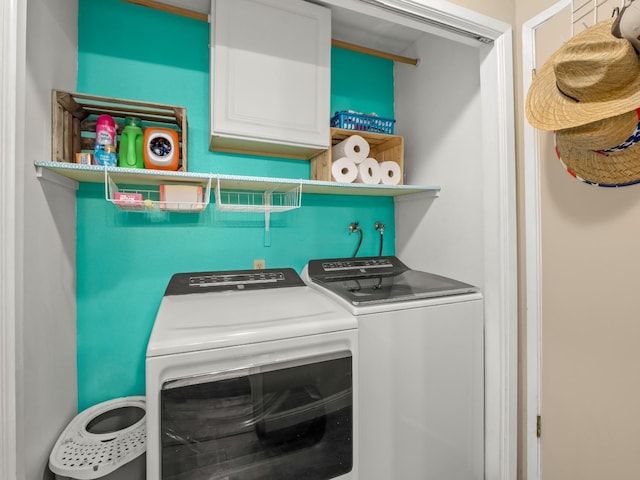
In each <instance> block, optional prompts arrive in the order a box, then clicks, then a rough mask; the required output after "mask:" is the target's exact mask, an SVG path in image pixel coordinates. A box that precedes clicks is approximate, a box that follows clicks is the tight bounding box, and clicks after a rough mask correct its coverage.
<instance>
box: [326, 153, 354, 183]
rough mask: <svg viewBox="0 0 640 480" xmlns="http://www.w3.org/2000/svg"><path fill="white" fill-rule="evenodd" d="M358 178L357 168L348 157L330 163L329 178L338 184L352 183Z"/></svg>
mask: <svg viewBox="0 0 640 480" xmlns="http://www.w3.org/2000/svg"><path fill="white" fill-rule="evenodd" d="M357 176H358V166H357V165H356V163H355V162H354V161H353V159H351V158H348V157H342V158H338V160H336V161H335V162H332V163H331V178H332V179H333V180H334V181H335V182H338V183H352V182H353V181H354V180H355V179H356V177H357Z"/></svg>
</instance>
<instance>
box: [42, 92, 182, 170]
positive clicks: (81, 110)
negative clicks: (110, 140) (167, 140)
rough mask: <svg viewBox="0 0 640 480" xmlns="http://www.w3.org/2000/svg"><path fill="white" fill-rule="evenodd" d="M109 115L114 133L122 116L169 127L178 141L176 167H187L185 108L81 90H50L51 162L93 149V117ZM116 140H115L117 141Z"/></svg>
mask: <svg viewBox="0 0 640 480" xmlns="http://www.w3.org/2000/svg"><path fill="white" fill-rule="evenodd" d="M102 114H107V115H111V116H112V117H113V119H114V120H115V122H116V129H117V133H118V135H120V133H121V132H122V129H123V128H124V119H125V118H126V117H137V118H139V119H140V120H141V121H142V127H143V128H146V127H151V126H153V127H162V128H170V129H172V130H175V131H176V132H177V133H178V139H179V141H180V165H181V167H180V169H179V170H180V171H183V172H186V171H188V169H187V144H188V139H187V133H188V125H187V109H186V108H185V107H177V106H173V105H163V104H160V103H150V102H141V101H135V100H123V99H117V98H109V97H101V96H97V95H88V94H84V93H74V92H65V91H61V90H53V91H52V116H53V118H52V137H53V138H52V155H53V161H54V162H67V163H75V158H76V153H80V152H91V153H93V150H94V146H95V138H96V121H97V117H98V116H99V115H102ZM118 144H119V143H118Z"/></svg>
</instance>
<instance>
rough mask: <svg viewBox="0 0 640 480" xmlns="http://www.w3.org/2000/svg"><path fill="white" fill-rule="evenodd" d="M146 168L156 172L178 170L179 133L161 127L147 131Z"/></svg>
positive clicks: (145, 140)
mask: <svg viewBox="0 0 640 480" xmlns="http://www.w3.org/2000/svg"><path fill="white" fill-rule="evenodd" d="M144 167H145V168H152V169H156V170H174V171H175V170H178V168H179V167H180V141H179V139H178V132H176V131H175V130H171V129H170V128H160V127H149V128H147V129H146V130H145V132H144Z"/></svg>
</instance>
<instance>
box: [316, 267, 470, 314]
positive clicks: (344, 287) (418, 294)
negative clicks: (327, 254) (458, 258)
mask: <svg viewBox="0 0 640 480" xmlns="http://www.w3.org/2000/svg"><path fill="white" fill-rule="evenodd" d="M307 275H308V277H309V280H310V281H311V282H313V283H315V284H317V285H318V286H320V287H322V288H325V289H327V290H329V291H330V292H332V293H334V294H335V295H337V296H338V297H339V298H341V299H343V300H345V301H346V302H348V303H349V304H350V305H354V306H364V305H376V304H388V303H397V302H406V301H411V300H419V299H427V298H437V297H445V296H451V295H462V294H466V293H474V292H478V291H479V289H478V287H475V286H473V285H469V284H467V283H464V282H460V281H458V280H454V279H452V278H447V277H443V276H441V275H436V274H434V273H428V272H422V271H419V270H412V269H410V268H409V267H407V266H406V265H405V264H404V263H402V262H401V261H400V260H399V259H398V258H397V257H394V256H386V257H362V258H332V259H319V260H310V261H309V263H308V265H307Z"/></svg>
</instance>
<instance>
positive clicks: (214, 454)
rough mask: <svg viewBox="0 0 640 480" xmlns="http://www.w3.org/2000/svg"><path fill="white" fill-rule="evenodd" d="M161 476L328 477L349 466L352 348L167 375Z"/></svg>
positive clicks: (249, 479) (228, 478)
mask: <svg viewBox="0 0 640 480" xmlns="http://www.w3.org/2000/svg"><path fill="white" fill-rule="evenodd" d="M161 436H162V478H163V479H173V478H180V479H181V480H189V479H194V480H195V479H201V478H207V479H211V480H215V479H221V480H222V479H224V480H232V479H242V480H252V479H260V480H289V479H291V480H293V479H295V480H326V479H331V478H335V477H338V476H340V475H344V474H346V473H348V472H350V471H351V469H352V465H353V381H352V356H351V353H350V352H340V353H337V354H330V355H322V356H317V357H311V358H306V359H302V360H295V361H289V362H283V363H277V364H269V365H259V366H253V367H250V368H245V369H241V370H233V371H226V372H212V373H210V374H206V375H198V376H194V377H190V378H181V379H176V380H172V381H168V382H165V384H164V385H163V388H162V390H161Z"/></svg>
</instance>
